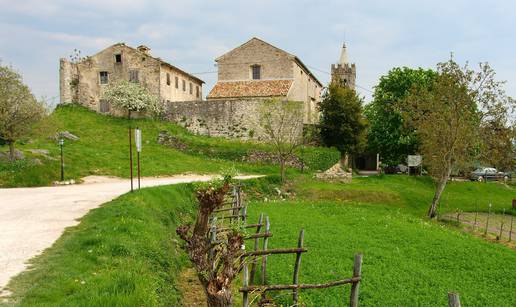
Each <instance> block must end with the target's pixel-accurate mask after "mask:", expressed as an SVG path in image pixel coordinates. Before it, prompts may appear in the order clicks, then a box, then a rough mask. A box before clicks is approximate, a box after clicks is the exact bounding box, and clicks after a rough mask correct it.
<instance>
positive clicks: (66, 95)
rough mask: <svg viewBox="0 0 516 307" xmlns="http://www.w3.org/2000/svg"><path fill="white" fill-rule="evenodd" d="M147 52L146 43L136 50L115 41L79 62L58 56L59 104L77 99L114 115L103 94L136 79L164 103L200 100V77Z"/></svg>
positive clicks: (83, 103)
mask: <svg viewBox="0 0 516 307" xmlns="http://www.w3.org/2000/svg"><path fill="white" fill-rule="evenodd" d="M149 51H150V49H149V48H147V47H145V46H140V47H138V48H137V49H135V48H132V47H129V46H127V45H125V44H123V43H118V44H115V45H113V46H110V47H108V48H106V49H104V50H102V51H100V52H98V53H96V54H95V55H92V56H88V57H86V58H84V59H81V60H80V61H78V62H74V63H73V62H71V61H69V60H67V59H60V69H59V77H60V98H61V99H60V100H61V103H62V104H65V103H71V102H77V103H79V104H82V105H84V106H86V107H88V108H90V109H92V110H95V111H97V112H102V113H111V114H117V110H113V108H111V107H110V105H109V102H107V101H103V100H102V95H103V92H104V90H105V89H106V88H107V86H108V85H109V84H112V83H114V82H117V81H119V80H129V81H132V82H139V83H140V84H141V85H142V86H145V87H146V88H147V89H148V90H149V91H150V92H151V93H152V94H154V95H156V96H158V97H159V98H160V99H161V101H163V102H166V101H177V100H181V101H185V100H190V101H192V100H201V97H202V84H203V83H204V82H203V81H202V80H200V79H198V78H196V77H195V76H192V75H190V74H188V73H186V72H184V71H183V70H181V69H179V68H177V67H175V66H173V65H171V64H169V63H166V62H164V61H162V60H161V59H159V58H155V57H152V56H151V55H150V53H149ZM176 79H177V81H178V82H177V86H176ZM183 84H184V86H183Z"/></svg>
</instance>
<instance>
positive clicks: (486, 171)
mask: <svg viewBox="0 0 516 307" xmlns="http://www.w3.org/2000/svg"><path fill="white" fill-rule="evenodd" d="M469 178H470V179H471V180H476V181H487V180H509V179H510V178H511V174H510V173H504V172H499V171H498V170H497V169H496V168H493V167H481V168H477V169H476V170H474V171H473V172H471V175H470V177H469Z"/></svg>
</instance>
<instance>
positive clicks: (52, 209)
mask: <svg viewBox="0 0 516 307" xmlns="http://www.w3.org/2000/svg"><path fill="white" fill-rule="evenodd" d="M254 177H257V176H243V177H239V179H249V178H254ZM212 178H213V176H207V175H206V176H199V175H179V176H173V177H164V178H142V181H141V185H142V187H151V186H159V185H168V184H178V183H185V182H193V181H207V180H210V179H212ZM129 190H130V183H129V180H127V179H120V178H112V177H97V176H91V177H86V178H84V183H82V184H77V185H68V186H58V187H41V188H15V189H0V293H1V292H2V289H3V288H4V287H5V285H6V284H7V282H8V281H9V279H10V278H11V277H13V276H14V275H16V274H18V273H20V272H21V271H23V270H24V269H25V268H26V262H27V260H29V259H30V258H32V257H34V256H36V255H38V254H39V253H41V252H42V251H43V250H44V249H46V248H48V247H50V246H51V245H52V244H53V243H54V242H55V241H56V240H57V239H58V238H59V237H60V236H61V234H62V233H63V231H64V229H65V228H66V227H70V226H74V225H77V224H78V223H79V222H78V221H77V220H78V219H79V218H81V217H82V216H83V215H85V214H86V213H87V212H88V211H89V210H90V209H93V208H96V207H98V206H99V205H101V204H103V203H105V202H108V201H110V200H113V199H115V198H116V197H118V196H120V195H122V194H124V193H127V192H128V191H129Z"/></svg>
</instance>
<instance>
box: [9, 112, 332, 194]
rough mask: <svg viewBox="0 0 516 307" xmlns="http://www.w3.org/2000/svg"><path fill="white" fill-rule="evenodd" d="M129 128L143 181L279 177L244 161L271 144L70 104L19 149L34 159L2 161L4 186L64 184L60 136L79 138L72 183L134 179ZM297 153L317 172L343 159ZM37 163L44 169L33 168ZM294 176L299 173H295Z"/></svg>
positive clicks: (68, 145)
mask: <svg viewBox="0 0 516 307" xmlns="http://www.w3.org/2000/svg"><path fill="white" fill-rule="evenodd" d="M129 125H131V126H132V127H139V128H140V129H141V130H142V135H143V150H142V156H141V164H142V176H159V175H172V174H178V173H184V172H195V173H217V172H219V171H220V170H221V168H227V167H232V166H235V167H237V168H238V169H239V170H240V171H241V172H247V173H255V174H271V173H276V172H278V170H277V167H276V166H274V165H267V164H261V165H260V164H248V163H242V162H241V161H242V158H243V157H244V156H245V155H246V154H247V152H248V151H250V150H261V151H270V150H271V148H270V147H269V146H267V145H263V144H257V143H252V142H241V141H238V140H229V139H224V138H210V137H204V136H199V135H193V134H191V133H189V132H187V131H186V129H184V128H182V127H179V126H177V125H174V124H172V123H168V122H162V121H156V120H151V119H138V120H136V119H133V120H131V122H129V121H128V120H127V119H125V118H115V117H111V116H105V115H100V114H97V113H95V112H92V111H90V110H88V109H86V108H84V107H79V106H76V105H67V106H62V107H59V108H57V109H56V110H55V111H54V112H53V113H52V115H51V116H50V117H49V118H48V119H47V120H46V121H44V122H43V123H41V124H40V125H39V126H38V127H36V128H35V131H34V133H33V135H31V136H30V137H29V138H26V139H24V140H21V141H20V142H19V143H18V144H17V148H18V149H20V150H22V151H23V152H24V153H25V155H26V156H28V158H29V159H25V160H21V161H17V162H16V163H6V162H5V161H4V162H2V161H0V187H2V186H3V187H16V186H42V185H49V184H51V183H52V182H53V181H56V180H59V174H60V161H59V147H58V146H57V144H56V142H55V141H54V140H51V139H49V136H52V135H54V134H55V133H56V132H57V131H69V132H71V133H73V134H75V135H77V136H79V137H80V140H78V141H68V140H67V141H65V146H64V152H65V176H66V178H67V179H72V178H73V179H75V180H77V179H80V178H81V177H84V176H87V175H113V176H119V177H129V157H128V155H129V152H128V151H129V149H128V138H129V136H128V127H129ZM160 131H167V132H169V133H170V134H171V135H174V136H175V137H177V138H179V139H180V140H181V141H182V142H184V143H185V144H186V145H188V149H187V150H186V152H182V151H179V150H176V149H172V148H168V147H166V146H163V145H160V144H158V143H157V137H158V134H159V132H160ZM31 149H45V150H48V151H49V152H50V154H49V157H50V158H48V157H45V156H44V155H41V154H37V153H31V152H30V151H29V150H31ZM0 151H7V146H0ZM298 154H299V155H300V157H301V159H303V160H304V161H305V162H306V163H307V165H308V167H309V168H310V169H313V170H315V169H326V168H327V167H329V166H331V165H332V164H333V163H335V162H336V161H338V158H339V155H338V152H337V151H336V150H333V149H327V148H313V147H306V148H304V149H303V150H302V151H300V152H299V153H298ZM34 159H38V160H39V161H40V162H41V164H39V163H34V162H33V161H34ZM290 172H291V173H292V172H293V173H295V171H293V170H290Z"/></svg>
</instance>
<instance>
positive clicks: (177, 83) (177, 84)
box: [176, 77, 179, 88]
mask: <svg viewBox="0 0 516 307" xmlns="http://www.w3.org/2000/svg"><path fill="white" fill-rule="evenodd" d="M176 88H179V78H178V77H176Z"/></svg>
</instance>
